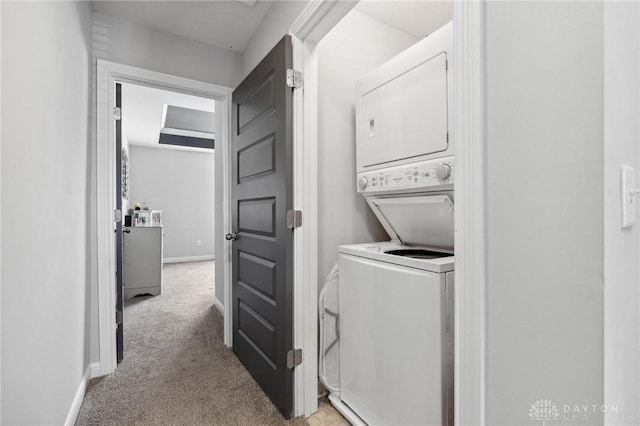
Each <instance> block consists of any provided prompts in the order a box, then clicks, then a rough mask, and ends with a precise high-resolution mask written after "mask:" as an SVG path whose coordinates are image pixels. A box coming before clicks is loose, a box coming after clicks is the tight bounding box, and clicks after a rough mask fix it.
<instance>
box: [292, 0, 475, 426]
mask: <svg viewBox="0 0 640 426" xmlns="http://www.w3.org/2000/svg"><path fill="white" fill-rule="evenodd" d="M357 3H358V1H357V0H356V1H341V2H335V1H327V0H315V1H312V2H311V3H310V4H309V5H308V6H307V8H306V9H305V10H304V11H303V12H302V14H301V15H300V17H299V18H298V20H297V21H296V22H295V23H294V24H293V26H292V27H291V30H290V33H291V35H292V37H293V61H294V68H296V69H298V70H301V71H302V72H303V79H304V89H303V90H296V91H295V94H294V104H293V110H294V120H293V121H294V171H293V175H294V208H295V209H299V210H303V215H304V219H303V226H302V228H300V232H296V233H295V236H294V246H295V249H294V265H295V266H294V268H295V269H294V276H295V279H294V340H295V341H294V344H295V347H303V348H304V356H303V364H302V366H301V367H302V369H296V370H295V374H294V380H295V395H296V401H295V405H294V406H295V413H296V415H306V416H308V415H310V414H312V413H313V412H314V411H316V410H317V402H318V401H317V395H316V394H317V385H318V382H317V377H318V358H317V354H318V347H317V329H318V328H317V327H318V306H317V294H318V293H317V292H318V284H319V283H318V278H317V268H318V265H317V264H318V234H317V226H318V218H317V205H318V186H317V185H318V182H317V178H318V175H317V173H318V163H317V152H318V137H317V130H318V77H317V72H318V54H317V50H316V46H317V44H318V42H319V41H320V40H321V39H322V37H324V36H325V35H326V34H327V33H328V32H329V31H330V30H331V29H332V28H333V27H334V26H335V24H337V23H338V22H339V21H340V19H342V18H343V17H344V16H345V15H346V14H347V13H348V12H349V11H350V10H351V9H352V8H353V7H354V6H355V5H356V4H357ZM484 14H485V2H484V1H479V2H474V1H456V2H455V3H454V63H455V65H454V66H455V67H456V68H455V70H456V71H455V72H454V99H455V103H454V117H453V137H454V140H455V141H456V143H455V147H454V149H455V156H456V173H457V175H456V188H455V190H456V217H455V232H456V235H455V246H456V252H455V256H456V292H455V299H456V300H455V304H456V315H455V323H456V343H455V344H456V356H455V375H456V379H455V410H456V412H455V418H456V424H458V425H484V424H486V421H485V285H486V284H485V251H484V250H485V239H484V238H485V235H484V231H485V214H484V212H485V169H484V168H485V115H484V84H485V80H484V62H485V51H484V41H485V38H484V34H485V33H484ZM300 389H302V391H301V390H300Z"/></svg>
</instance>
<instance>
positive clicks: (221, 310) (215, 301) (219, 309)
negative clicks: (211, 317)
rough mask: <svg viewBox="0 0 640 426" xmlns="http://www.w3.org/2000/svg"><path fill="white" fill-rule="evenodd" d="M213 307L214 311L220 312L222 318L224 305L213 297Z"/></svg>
mask: <svg viewBox="0 0 640 426" xmlns="http://www.w3.org/2000/svg"><path fill="white" fill-rule="evenodd" d="M213 306H215V307H216V309H217V310H218V312H220V313H221V314H222V316H224V305H223V304H222V302H221V301H220V299H218V298H217V297H214V298H213Z"/></svg>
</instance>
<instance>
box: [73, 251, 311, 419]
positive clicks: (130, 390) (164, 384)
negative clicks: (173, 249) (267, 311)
mask: <svg viewBox="0 0 640 426" xmlns="http://www.w3.org/2000/svg"><path fill="white" fill-rule="evenodd" d="M213 282H214V263H213V262H194V263H178V264H169V265H166V266H165V268H164V290H163V294H162V295H160V296H156V297H150V296H145V297H138V298H134V299H132V300H130V301H128V303H127V304H126V306H125V311H124V325H125V345H124V346H125V359H124V361H122V363H121V364H120V365H119V366H118V368H117V369H116V371H115V372H114V373H112V374H111V375H109V376H106V377H102V378H97V379H93V380H92V381H91V382H90V383H89V386H88V390H87V393H86V396H85V399H84V402H83V403H82V407H81V409H80V414H79V415H78V419H77V421H76V425H136V426H138V425H140V426H142V425H306V424H307V422H306V421H305V420H303V419H294V420H290V421H286V420H285V419H284V418H283V417H282V416H281V415H280V413H279V412H278V411H277V410H276V408H275V407H274V406H273V404H272V403H271V401H270V400H269V399H268V398H267V396H266V395H265V394H264V393H263V392H262V391H261V389H260V387H259V386H258V385H257V384H256V382H255V381H254V380H253V378H252V377H251V376H250V375H249V373H248V372H247V371H246V370H245V369H244V367H243V366H242V364H241V363H240V361H238V359H237V358H236V357H235V356H234V355H233V352H232V351H231V350H230V349H228V348H226V347H225V346H224V344H223V343H222V315H220V313H219V312H218V311H217V310H216V309H215V308H214V307H213Z"/></svg>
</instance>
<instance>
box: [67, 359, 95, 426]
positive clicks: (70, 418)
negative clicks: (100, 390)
mask: <svg viewBox="0 0 640 426" xmlns="http://www.w3.org/2000/svg"><path fill="white" fill-rule="evenodd" d="M90 374H91V365H87V368H86V370H84V376H82V380H80V384H79V385H78V390H77V391H76V396H75V397H74V398H73V403H72V404H71V408H70V409H69V414H67V419H66V420H65V421H64V425H65V426H73V425H74V424H75V423H76V419H77V418H78V413H79V412H80V406H81V405H82V400H83V399H84V392H85V391H86V390H87V382H88V381H89V377H90Z"/></svg>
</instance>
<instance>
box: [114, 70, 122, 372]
mask: <svg viewBox="0 0 640 426" xmlns="http://www.w3.org/2000/svg"><path fill="white" fill-rule="evenodd" d="M116 108H117V109H118V111H121V108H122V85H121V84H120V83H116ZM118 115H120V116H121V114H116V117H115V118H114V122H115V135H116V152H115V155H116V173H115V175H116V209H117V210H118V211H120V212H122V119H121V118H120V117H119V116H118ZM122 217H123V216H122ZM122 265H123V259H122V219H121V220H119V221H116V321H117V323H118V328H117V330H116V356H117V360H118V362H120V361H122V360H123V359H124V330H123V320H122V316H123V315H122V313H123V310H122V309H123V294H124V287H123V281H122V277H123V276H124V274H123V269H122Z"/></svg>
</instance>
